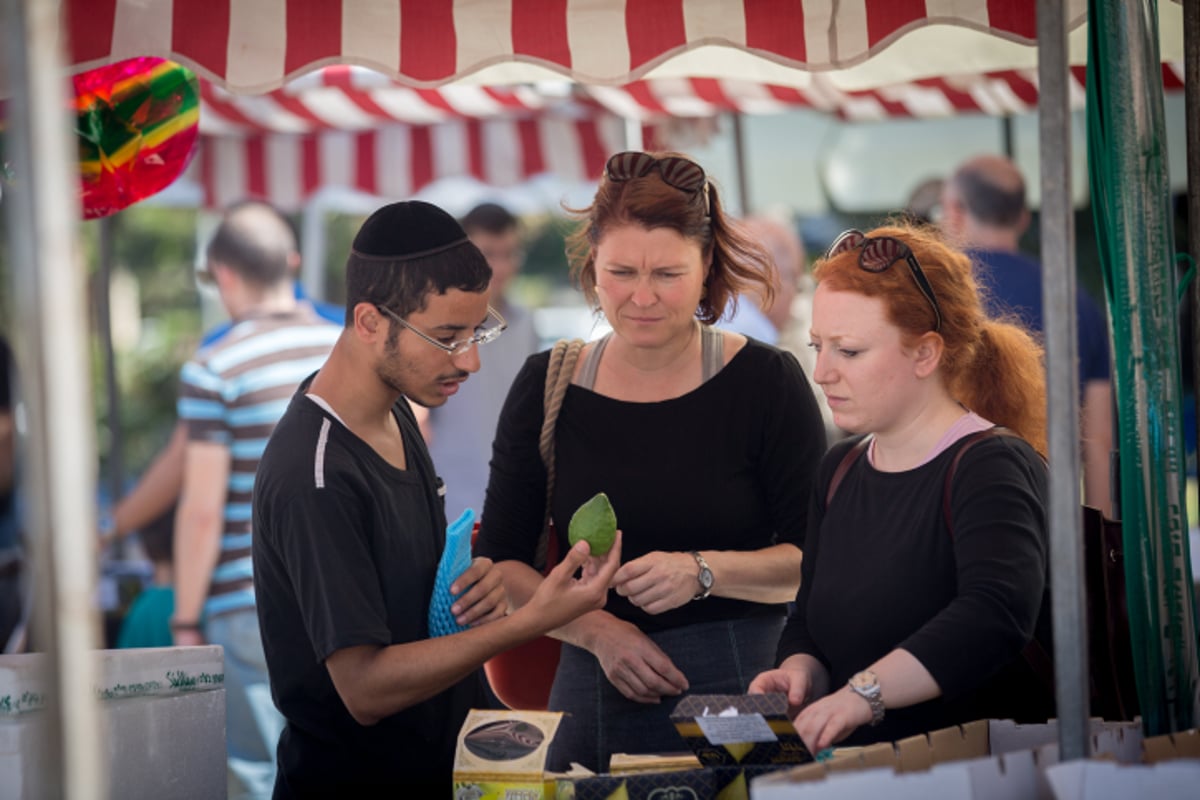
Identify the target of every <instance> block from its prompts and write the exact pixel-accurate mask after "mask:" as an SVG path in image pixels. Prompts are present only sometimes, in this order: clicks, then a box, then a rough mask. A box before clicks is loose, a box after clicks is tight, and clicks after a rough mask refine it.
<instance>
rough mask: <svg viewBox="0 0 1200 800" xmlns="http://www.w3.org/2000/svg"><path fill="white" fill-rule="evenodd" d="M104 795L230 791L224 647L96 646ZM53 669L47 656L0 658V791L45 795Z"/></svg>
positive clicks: (22, 796)
mask: <svg viewBox="0 0 1200 800" xmlns="http://www.w3.org/2000/svg"><path fill="white" fill-rule="evenodd" d="M93 657H94V659H95V661H94V665H93V666H94V676H95V677H94V686H93V690H94V694H95V697H96V698H97V700H98V702H99V732H98V733H99V736H100V739H101V741H102V743H103V748H104V755H105V762H106V765H107V768H108V786H109V792H108V794H109V796H110V797H113V798H118V797H122V798H125V797H129V798H136V797H163V798H165V797H171V798H186V799H190V798H196V800H208V799H209V798H223V797H225V795H226V788H227V786H226V769H225V689H224V661H223V652H222V649H221V648H220V647H217V646H205V647H184V648H176V647H165V648H153V649H143V650H101V651H96V652H94V653H93ZM48 680H49V675H48V669H47V664H46V658H45V656H44V655H41V654H37V653H30V654H20V655H11V656H0V769H2V770H4V773H3V774H4V775H5V776H6V777H5V780H4V781H3V782H0V798H5V800H7V798H13V799H14V800H27V799H28V800H35V799H38V798H42V797H45V796H47V790H48V785H47V782H46V779H47V776H48V775H50V773H49V772H48V770H51V769H59V768H60V764H59V762H58V759H57V757H55V756H53V755H52V754H49V753H47V752H46V739H47V724H48V722H49V721H50V720H49V718H48V716H47V715H48V713H49V712H48V710H47V708H48V705H49V704H50V703H51V701H52V698H51V697H50V686H49V682H48Z"/></svg>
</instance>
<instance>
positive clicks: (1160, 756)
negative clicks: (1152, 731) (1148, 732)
mask: <svg viewBox="0 0 1200 800" xmlns="http://www.w3.org/2000/svg"><path fill="white" fill-rule="evenodd" d="M1181 758H1200V729H1196V728H1192V729H1191V730H1190V731H1183V732H1182V733H1168V734H1165V735H1163V736H1151V737H1150V738H1149V739H1147V740H1146V741H1145V742H1144V743H1143V744H1142V761H1144V762H1145V763H1147V764H1158V763H1160V762H1162V761H1175V760H1177V759H1181Z"/></svg>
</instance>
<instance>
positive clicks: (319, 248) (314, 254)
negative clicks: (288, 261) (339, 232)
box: [300, 197, 329, 300]
mask: <svg viewBox="0 0 1200 800" xmlns="http://www.w3.org/2000/svg"><path fill="white" fill-rule="evenodd" d="M327 219H328V215H327V214H326V213H325V203H324V202H322V201H321V200H319V199H318V198H316V197H310V198H308V201H307V202H306V203H305V204H304V212H303V218H302V222H301V224H302V225H303V226H304V227H303V229H302V230H301V232H300V241H301V245H300V284H301V285H302V286H303V287H304V293H305V294H307V295H308V296H309V297H311V298H312V299H313V300H324V299H325V298H327V297H328V296H329V291H328V289H327V288H326V286H325V239H326V233H327V232H326V230H325V222H326V220H327Z"/></svg>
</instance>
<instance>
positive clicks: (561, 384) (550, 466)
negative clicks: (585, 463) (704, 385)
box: [484, 339, 584, 711]
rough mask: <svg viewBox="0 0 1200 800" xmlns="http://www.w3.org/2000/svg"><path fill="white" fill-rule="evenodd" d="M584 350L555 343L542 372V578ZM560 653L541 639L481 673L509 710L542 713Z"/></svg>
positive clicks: (550, 559)
mask: <svg viewBox="0 0 1200 800" xmlns="http://www.w3.org/2000/svg"><path fill="white" fill-rule="evenodd" d="M583 345H584V341H583V340H582V339H563V340H561V341H559V342H556V343H555V345H554V349H553V350H551V351H550V365H549V367H548V368H547V370H546V389H545V395H544V398H543V408H544V415H543V417H542V433H541V438H540V439H539V441H538V449H539V451H540V452H541V455H542V462H543V463H544V464H545V465H546V513H545V516H544V517H543V520H542V533H541V536H540V537H539V539H538V546H537V551H536V555H535V556H534V566H535V568H537V569H539V570H540V571H541V572H542V574H546V573H548V572H549V571H550V570H551V569H553V568H554V565H555V564H557V563H558V545H557V539H556V538H555V535H554V523H553V522H551V520H550V501H551V500H552V499H553V497H554V427H555V424H556V422H557V421H558V412H559V410H560V409H561V408H562V400H563V396H564V395H565V394H566V392H567V387H568V386H570V385H571V377H572V376H573V375H574V374H575V364H576V362H577V361H578V360H579V353H580V351H581V350H582V349H583ZM559 650H560V643H559V641H558V640H557V639H551V638H550V637H549V636H542V637H540V638H537V639H534V640H533V641H530V642H526V643H525V644H522V645H518V646H516V647H514V648H512V649H511V650H506V651H504V652H503V653H500V654H499V655H496V656H494V657H492V658H491V659H489V660H488V661H487V662H486V663H485V664H484V671H485V672H486V673H487V677H488V682H489V683H490V684H491V686H492V691H493V692H494V693H495V695H496V697H498V698H500V701H501V702H502V703H504V704H505V705H506V706H508V707H509V708H516V709H521V710H525V711H544V710H545V709H546V707H547V706H548V705H549V702H550V687H551V685H552V684H553V683H554V673H555V672H556V671H557V670H558V656H559Z"/></svg>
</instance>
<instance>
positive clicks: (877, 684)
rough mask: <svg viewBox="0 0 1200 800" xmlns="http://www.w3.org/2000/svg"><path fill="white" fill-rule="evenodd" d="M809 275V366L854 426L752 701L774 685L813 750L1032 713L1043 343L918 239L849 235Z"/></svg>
mask: <svg viewBox="0 0 1200 800" xmlns="http://www.w3.org/2000/svg"><path fill="white" fill-rule="evenodd" d="M816 277H817V280H818V284H817V290H816V294H815V296H814V298H813V323H812V332H811V335H812V344H813V347H814V348H815V349H816V351H817V365H816V369H815V371H814V375H815V378H816V381H817V383H819V384H820V385H821V388H822V389H823V391H824V392H825V396H826V398H827V399H828V402H829V405H830V407H831V409H832V410H833V417H834V422H835V423H836V424H837V425H838V426H839V427H841V428H843V429H845V430H847V431H850V432H851V433H855V434H859V435H858V436H854V437H852V438H850V439H848V440H847V441H845V442H842V443H839V444H837V445H835V446H834V447H833V448H831V449H830V452H829V453H828V454H827V455H826V457H825V459H824V460H823V461H822V463H821V467H820V470H819V472H818V478H817V489H816V491H815V492H814V494H813V496H812V501H811V504H810V511H809V522H808V530H809V532H810V535H809V537H808V539H807V540H806V541H805V548H804V566H803V577H802V580H801V585H800V591H799V594H798V596H797V601H796V608H795V610H794V613H793V615H792V617H791V618H790V619H789V620H788V624H787V627H786V628H785V630H784V633H783V636H782V637H781V639H780V643H779V652H778V655H777V658H778V662H777V663H778V664H779V668H778V669H774V670H771V671H769V672H765V673H763V674H762V675H759V676H758V677H757V678H755V680H754V682H753V683H752V685H751V691H763V692H766V691H780V692H786V693H787V694H788V697H789V703H790V705H791V706H792V707H793V711H794V713H796V716H795V724H796V728H797V730H798V731H799V732H800V734H801V736H802V738H803V739H804V740H805V742H806V743H807V744H808V746H809V747H810V748H811V749H813V750H814V751H816V750H818V749H822V748H825V747H828V746H829V745H831V744H833V743H834V742H838V741H841V740H843V739H847V738H848V737H849V738H848V741H849V742H850V743H853V744H865V743H869V742H874V741H890V740H895V739H899V738H903V737H905V736H909V735H912V734H916V733H920V732H923V731H928V730H933V729H936V728H939V727H943V726H945V725H949V724H953V723H957V722H965V721H968V720H971V719H977V718H985V717H989V716H997V715H1001V716H1004V717H1006V718H1017V719H1019V720H1023V721H1031V720H1039V721H1041V720H1045V719H1046V717H1047V716H1048V715H1049V714H1050V713H1052V708H1053V697H1052V696H1051V695H1050V693H1049V691H1048V689H1049V687H1048V686H1047V685H1046V684H1045V683H1044V682H1043V680H1042V678H1041V677H1040V674H1039V672H1038V671H1037V669H1036V668H1035V665H1034V664H1033V663H1032V659H1031V658H1027V657H1026V656H1024V655H1023V650H1026V649H1027V648H1028V647H1029V646H1030V642H1031V640H1033V639H1034V638H1035V633H1036V634H1037V639H1038V640H1039V641H1041V642H1046V643H1048V642H1049V611H1050V609H1049V604H1048V602H1046V594H1047V590H1048V581H1047V560H1048V556H1047V550H1048V544H1047V532H1046V515H1045V504H1046V468H1045V465H1044V463H1043V461H1042V457H1041V455H1039V454H1040V453H1044V451H1045V447H1046V418H1045V407H1046V396H1045V378H1044V373H1043V371H1042V358H1041V356H1042V352H1041V348H1040V346H1039V345H1038V344H1037V343H1036V342H1035V341H1034V340H1033V338H1032V337H1031V336H1030V335H1029V333H1028V332H1027V331H1025V330H1024V329H1023V328H1021V327H1019V326H1017V325H1014V324H1010V323H1008V322H1005V321H999V320H992V319H989V318H988V317H987V316H986V315H985V314H984V311H983V307H982V304H981V302H980V297H979V291H978V289H977V287H976V284H975V281H974V279H973V278H972V276H971V263H970V260H969V259H968V258H967V257H966V256H965V255H963V254H962V253H960V252H957V251H956V250H954V249H952V248H951V247H949V246H948V245H946V244H945V243H944V242H943V241H941V240H940V239H939V238H938V237H937V235H936V234H934V233H933V232H932V230H930V229H923V228H914V227H910V226H903V225H896V226H890V227H884V228H880V229H878V230H875V231H872V232H871V233H869V234H863V233H861V232H859V231H847V232H846V233H844V234H842V236H841V237H839V239H838V240H837V241H836V242H834V244H833V246H832V247H831V248H830V249H829V252H828V254H827V255H826V257H825V259H824V260H823V261H822V262H821V263H819V264H818V265H817V268H816ZM997 425H1002V426H1005V428H1007V429H1008V431H1007V433H1008V434H1010V435H988V434H987V433H986V432H988V431H994V429H995V426H997ZM981 434H982V435H981Z"/></svg>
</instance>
